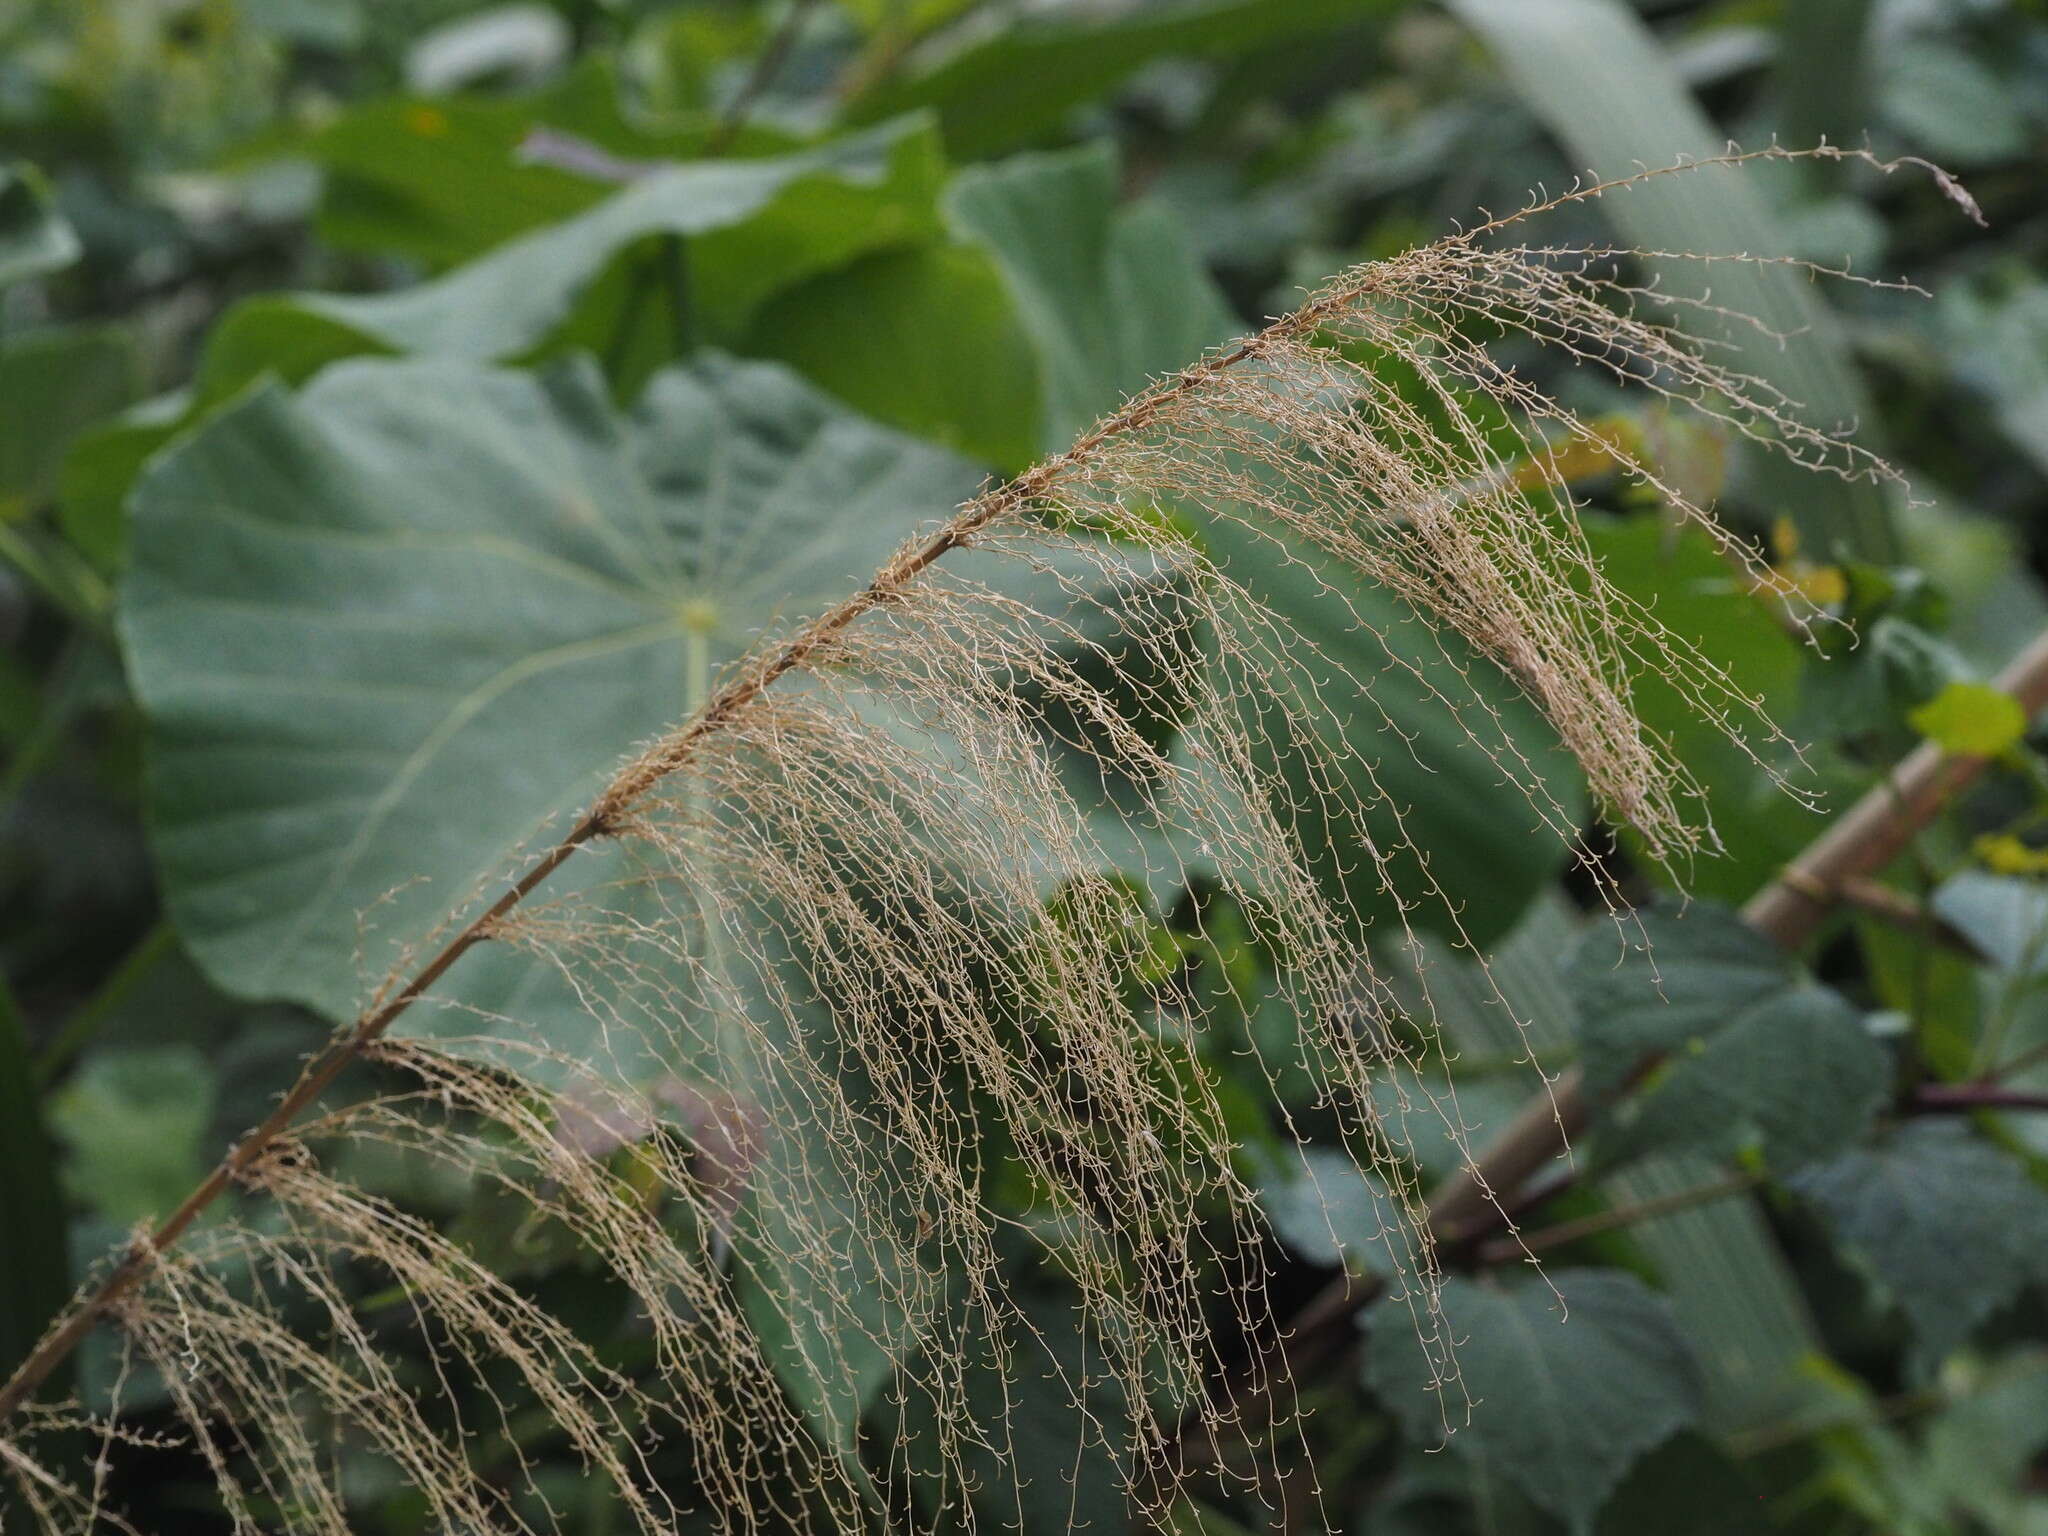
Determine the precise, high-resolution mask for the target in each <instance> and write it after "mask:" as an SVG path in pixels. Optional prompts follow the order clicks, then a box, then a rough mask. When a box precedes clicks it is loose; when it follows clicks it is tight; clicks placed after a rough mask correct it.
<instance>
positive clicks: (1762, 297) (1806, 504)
mask: <svg viewBox="0 0 2048 1536" xmlns="http://www.w3.org/2000/svg"><path fill="white" fill-rule="evenodd" d="M1449 5H1450V9H1451V10H1452V11H1454V12H1455V13H1456V14H1457V15H1458V16H1459V17H1461V18H1462V19H1463V20H1464V21H1465V22H1466V23H1467V24H1469V25H1470V26H1471V27H1472V28H1473V29H1474V30H1475V31H1477V32H1478V33H1479V34H1480V35H1481V36H1482V37H1483V38H1484V39H1485V40H1486V42H1487V43H1488V44H1489V45H1490V47H1491V48H1492V50H1493V52H1494V54H1495V56H1496V57H1497V58H1498V59H1499V61H1500V64H1501V67H1502V68H1503V69H1504V70H1505V71H1506V72H1507V73H1508V75H1509V77H1510V78H1511V79H1512V80H1513V81H1514V83H1515V86H1516V88H1517V89H1518V90H1519V91H1520V92H1521V94H1522V96H1523V97H1524V99H1525V100H1527V102H1528V103H1529V106H1530V109H1531V110H1532V111H1533V112H1535V114H1536V115H1537V116H1538V117H1539V118H1541V119H1542V120H1543V122H1544V123H1545V124H1546V125H1547V126H1548V127H1549V128H1550V130H1551V131H1552V132H1553V133H1555V134H1556V135H1557V137H1558V138H1559V139H1560V140H1561V141H1563V143H1564V145H1565V148H1566V150H1567V152H1568V154H1569V155H1570V156H1571V157H1572V159H1573V161H1574V162H1575V164H1576V165H1579V166H1591V167H1592V168H1593V170H1594V171H1595V172H1597V173H1598V174H1600V175H1602V176H1617V175H1627V174H1628V173H1629V172H1630V171H1632V170H1634V169H1636V168H1638V167H1643V166H1647V167H1653V168H1654V167H1658V166H1663V165H1669V164H1672V163H1673V162H1675V161H1677V160H1678V159H1680V158H1681V157H1688V156H1689V157H1695V158H1700V157H1706V156H1711V155H1716V154H1719V153H1721V152H1722V149H1723V147H1724V142H1725V141H1724V136H1723V135H1722V134H1721V133H1720V132H1719V131H1718V130H1717V129H1715V128H1714V126H1713V125H1712V124H1711V123H1710V122H1709V121H1708V119H1707V116H1706V114H1705V113H1704V112H1702V111H1701V110H1700V107H1699V104H1698V102H1696V101H1695V100H1694V99H1693V97H1692V95H1691V93H1690V92H1689V91H1687V90H1686V88H1685V86H1684V84H1683V83H1682V82H1681V81H1680V80H1679V78H1678V77H1677V75H1676V73H1675V72H1674V71H1673V69H1672V66H1671V63H1670V61H1669V59H1668V58H1666V56H1665V54H1664V52H1663V51H1662V49H1661V48H1660V47H1659V46H1658V44H1657V41H1656V38H1655V37H1654V36H1653V35H1652V34H1651V32H1650V29H1649V27H1648V25H1647V24H1646V23H1645V22H1644V21H1643V19H1642V17H1641V16H1640V15H1638V14H1637V13H1636V11H1635V10H1634V9H1632V8H1631V7H1629V6H1627V5H1625V4H1623V3H1621V0H1449ZM1773 169H1774V168H1773V167H1769V166H1752V167H1747V168H1741V169H1735V170H1709V171H1700V172H1694V173H1691V174H1688V175H1684V176H1676V177H1665V178H1663V179H1661V180H1658V181H1653V182H1647V183H1645V184H1643V185H1641V186H1638V187H1635V188H1634V189H1632V190H1631V191H1629V192H1627V193H1625V194H1619V195H1616V196H1612V197H1608V198H1605V199H1603V200H1602V201H1601V203H1600V204H1599V208H1600V211H1601V212H1602V213H1603V214H1604V215H1605V216H1606V218H1607V219H1608V220H1609V221H1611V222H1612V223H1613V224H1614V226H1615V227H1616V228H1617V229H1618V230H1619V231H1620V233H1621V235H1622V237H1623V239H1625V240H1626V241H1627V242H1628V243H1630V244H1632V245H1636V246H1640V247H1642V248H1643V249H1645V250H1651V251H1681V252H1683V251H1699V252H1747V253H1751V254H1761V255H1771V254H1783V253H1786V252H1787V251H1788V250H1789V246H1788V244H1787V242H1786V240H1785V239H1784V237H1783V235H1782V233H1781V232H1780V231H1779V230H1778V229H1776V228H1775V227H1774V223H1773V220H1772V217H1771V214H1770V211H1769V209H1768V207H1767V205H1766V203H1765V202H1764V198H1763V193H1762V189H1761V188H1760V187H1759V186H1758V185H1756V184H1755V183H1756V182H1757V181H1758V179H1759V178H1760V177H1764V176H1768V175H1770V174H1771V173H1772V171H1773ZM1659 271H1660V278H1661V283H1662V286H1663V287H1664V288H1665V289H1667V290H1668V291H1671V292H1673V293H1679V294H1691V295H1697V294H1699V293H1700V292H1701V291H1702V289H1703V288H1704V287H1706V286H1708V285H1711V290H1712V294H1713V302H1714V303H1715V304H1717V305H1721V306H1725V308H1726V309H1727V310H1730V311H1732V312H1734V313H1736V314H1739V315H1743V316H1746V317H1750V318H1753V319H1755V320H1758V321H1760V322H1762V324H1763V326H1764V327H1766V328H1767V329H1766V330H1765V331H1763V332H1757V331H1752V330H1750V329H1748V328H1747V327H1727V328H1716V329H1715V330H1714V331H1713V333H1712V334H1711V336H1710V338H1709V339H1711V340H1712V341H1714V342H1716V343H1725V344H1726V345H1727V346H1728V348H1729V350H1728V351H1727V352H1726V353H1724V354H1722V355H1721V356H1720V358H1719V359H1718V360H1719V361H1721V362H1723V363H1725V364H1726V365H1727V366H1730V367H1734V368H1737V369H1740V370H1741V371H1743V372H1745V373H1749V374H1753V375H1754V376H1755V377H1756V378H1758V379H1759V380H1761V381H1762V382H1763V383H1764V384H1766V385H1769V386H1773V387H1775V388H1776V389H1778V390H1780V391H1782V392H1783V393H1784V395H1785V397H1786V398H1787V399H1788V400H1791V401H1793V402H1796V404H1797V407H1798V409H1799V410H1800V412H1801V414H1802V415H1803V416H1804V418H1805V419H1807V420H1808V421H1811V422H1814V423H1816V424H1818V425H1819V426H1821V427H1822V428H1823V429H1827V428H1832V427H1833V426H1834V425H1835V424H1836V423H1839V422H1846V421H1854V422H1857V423H1859V424H1861V428H1862V430H1861V431H1860V432H1859V434H1858V437H1859V440H1860V441H1861V442H1862V444H1863V446H1865V447H1867V448H1870V449H1872V450H1873V451H1877V452H1882V451H1883V444H1882V443H1881V442H1880V441H1878V440H1877V439H1876V436H1875V434H1874V433H1873V432H1872V431H1871V429H1870V423H1871V422H1873V421H1874V420H1875V419H1876V415H1877V413H1876V412H1875V411H1873V410H1872V409H1871V407H1870V403H1869V401H1868V400H1867V399H1866V397H1865V395H1864V391H1863V386H1862V384H1861V382H1860V381H1859V379H1858V376H1857V374H1856V372H1855V369H1854V367H1853V366H1852V360H1851V358H1850V354H1849V349H1848V346H1847V344H1846V342H1845V341H1844V339H1843V337H1842V334H1841V330H1840V327H1839V326H1838V325H1837V324H1836V322H1835V321H1834V318H1833V316H1832V315H1831V314H1830V313H1829V312H1828V310H1827V309H1826V308H1825V307H1824V306H1823V305H1822V304H1821V303H1820V301H1819V300H1818V299H1816V298H1815V297H1814V294H1813V284H1812V282H1811V281H1810V279H1809V278H1808V277H1807V275H1806V274H1805V273H1802V272H1798V271H1793V270H1787V269H1784V268H1780V267H1773V266H1769V265H1757V264H1744V263H1727V264H1717V265H1715V266H1712V267H1710V268H1708V269H1706V270H1705V271H1704V272H1702V271H1701V270H1700V269H1699V268H1698V267H1697V265H1696V264H1693V263H1683V262H1681V263H1668V264H1666V265H1665V266H1664V267H1662V268H1660V269H1659ZM1781 336H1782V337H1784V338H1786V339H1785V340H1784V341H1782V342H1781V341H1780V340H1779V338H1780V337H1781ZM1756 461H1757V462H1756V470H1757V473H1758V478H1759V482H1760V484H1759V490H1760V491H1761V492H1762V493H1763V494H1764V496H1765V497H1766V499H1767V505H1766V510H1768V511H1771V512H1779V511H1784V512H1789V513H1790V514H1791V515H1792V516H1793V517H1794V518H1795V519H1796V520H1797V521H1798V522H1799V524H1800V526H1801V528H1802V529H1803V530H1804V531H1805V532H1806V534H1807V536H1808V543H1809V546H1810V547H1811V549H1812V551H1813V553H1814V555H1815V556H1816V557H1817V558H1820V559H1823V560H1832V559H1834V558H1836V557H1837V556H1838V555H1839V554H1842V553H1847V554H1849V555H1853V556H1855V557H1857V558H1860V559H1865V560H1873V561H1879V562H1890V561H1892V560H1895V559H1896V558H1897V557H1898V553H1899V541H1898V534H1897V532H1896V530H1895V529H1894V528H1893V526H1892V515H1891V509H1890V503H1889V501H1888V499H1887V495H1886V492H1885V491H1884V489H1883V488H1882V487H1878V486H1873V485H1868V484H1862V483H1850V482H1848V481H1845V480H1840V479H1837V478H1835V477H1833V476H1828V475H1815V474H1811V473H1808V472H1806V471H1803V470H1800V469H1798V468H1797V467H1796V466H1793V465H1791V464H1788V463H1785V462H1783V461H1782V460H1781V459H1780V458H1779V456H1777V455H1775V454H1769V453H1759V454H1758V455H1756Z"/></svg>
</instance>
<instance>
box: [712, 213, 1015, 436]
mask: <svg viewBox="0 0 2048 1536" xmlns="http://www.w3.org/2000/svg"><path fill="white" fill-rule="evenodd" d="M737 346H738V350H740V351H742V352H745V353H746V354H747V355H749V356H752V357H772V358H776V359H778V360H779V361H782V362H785V363H788V364H789V365H790V366H791V367H793V368H796V369H797V370H798V371H800V372H801V373H802V374H803V375H804V376H805V377H806V378H808V379H810V380H812V381H813V382H814V383H817V384H820V385H822V386H823V387H824V388H826V389H828V390H830V391H832V393H833V394H835V395H837V396H839V398H840V399H842V400H844V401H846V402H847V403H848V404H849V405H851V406H853V407H854V408H855V409H857V410H860V411H862V412H865V413H866V414H867V415H870V416H872V417H874V418H875V419H876V420H877V421H880V422H883V423H885V424H887V425H889V426H892V427H896V428H899V429H900V430H902V431H905V432H911V433H915V434H916V435H917V436H919V437H924V438H928V439H930V440H932V441H934V442H938V443H943V444H944V445H945V446H947V447H949V448H953V449H955V450H957V451H959V452H961V453H964V454H966V455H968V456H969V457H970V458H974V459H977V460H980V461H981V462H983V463H986V464H992V465H994V466H996V467H997V468H999V469H1004V470H1017V469H1021V468H1023V467H1024V466H1025V465H1027V464H1029V463H1030V462H1031V461H1032V460H1033V459H1035V458H1036V457H1038V455H1039V452H1040V451H1041V448H1042V446H1043V444H1042V443H1041V441H1040V432H1039V429H1038V421H1039V417H1040V403H1039V394H1040V386H1039V377H1038V375H1039V361H1038V355H1037V353H1036V352H1035V351H1034V350H1033V348H1032V342H1031V338H1030V337H1029V335H1028V334H1027V333H1026V332H1025V331H1024V329H1023V328H1022V326H1021V325H1020V324H1019V320H1018V315H1017V310H1016V306H1015V304H1014V303H1013V302H1012V300H1011V297H1010V290H1009V288H1008V287H1007V286H1006V285H1005V283H1004V282H1003V279H1002V277H1001V276H1000V274H999V273H998V272H997V270H996V268H995V266H994V265H993V263H992V262H991V261H990V260H989V258H988V256H987V255H986V254H985V253H983V252H982V251H979V250H975V249H973V248H971V247H967V246H959V245H922V246H917V247H914V248H912V249H908V250H901V251H884V252H881V253H879V254H876V255H873V256H869V257H866V258H864V259H862V260H860V261H857V262H855V263H853V265H851V266H849V267H846V268H844V269H842V270H840V271H837V272H830V273H827V274H825V275H824V276H822V277H818V278H814V279H812V280H811V281H810V282H808V283H805V284H802V285H801V286H798V287H794V288H790V289H787V290H785V291H784V292H782V293H780V294H778V295H776V296H775V297H774V298H771V299H770V300H768V302H767V303H766V304H764V305H763V306H762V308H761V311H760V313H759V314H758V315H756V316H755V318H754V324H753V328H752V329H751V330H749V331H748V332H747V334H746V336H745V338H744V339H743V340H741V341H740V342H739V343H738V344H737Z"/></svg>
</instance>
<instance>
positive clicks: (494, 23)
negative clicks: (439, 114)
mask: <svg viewBox="0 0 2048 1536" xmlns="http://www.w3.org/2000/svg"><path fill="white" fill-rule="evenodd" d="M570 41H571V40H570V35H569V23H568V21H567V20H566V19H565V18H564V17H563V15H562V13H561V12H560V11H558V10H556V9H555V8H554V7H553V6H548V5H540V4H537V3H525V4H516V5H494V6H489V7H487V8H485V9H483V10H480V11H473V12H471V13H470V14H468V15H465V16H458V17H456V18H455V19H454V20H453V21H448V22H443V23H442V24H441V25H440V26H438V27H435V28H434V29H433V30H432V31H430V32H428V33H426V34H425V35H424V36H422V37H421V38H419V39H418V40H417V41H416V42H414V43H413V45H412V47H411V48H409V49H408V50H407V51H406V55H405V79H406V84H408V85H410V86H411V87H412V88H413V89H414V90H416V91H423V92H425V93H427V94H429V95H436V94H439V93H440V92H443V91H453V90H460V89H461V88H463V87H464V86H469V85H475V84H478V83H480V82H483V81H487V80H492V79H500V78H502V79H508V80H510V81H511V82H513V83H530V82H532V81H535V80H538V79H541V78H543V77H544V76H545V75H546V74H547V73H548V71H550V70H552V69H553V68H554V67H555V66H556V65H558V64H560V63H561V62H562V60H563V59H564V58H566V57H567V56H568V53H569V47H570Z"/></svg>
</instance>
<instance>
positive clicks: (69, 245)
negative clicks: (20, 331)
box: [0, 161, 79, 288]
mask: <svg viewBox="0 0 2048 1536" xmlns="http://www.w3.org/2000/svg"><path fill="white" fill-rule="evenodd" d="M78 253H79V244H78V235H77V233H76V232H75V231H74V230H73V229H72V228H71V225H70V223H69V221H67V220H66V219H65V217H64V216H63V215H62V214H61V213H59V212H58V211H57V207H56V204H55V203H54V202H53V201H52V200H51V197H50V186H49V183H48V182H46V181H44V180H43V175H42V172H40V171H38V170H37V169H36V168H35V167H34V166H32V165H27V164H24V163H23V162H21V161H14V162H11V163H8V162H0V288H5V287H7V286H8V285H9V284H10V283H19V282H25V281H26V280H27V279H29V278H32V277H46V276H48V275H49V274H50V273H52V272H61V271H62V270H63V269H64V268H66V267H68V266H70V265H71V263H73V262H74V261H76V260H78Z"/></svg>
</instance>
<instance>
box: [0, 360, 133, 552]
mask: <svg viewBox="0 0 2048 1536" xmlns="http://www.w3.org/2000/svg"><path fill="white" fill-rule="evenodd" d="M141 384H142V366H141V358H140V356H139V355H138V353H137V349H136V344H135V336H134V334H133V333H132V332H131V331H130V330H129V329H128V328H127V327H126V326H122V325H75V326H54V327H51V328H50V329H47V330H41V331H32V332H28V333H26V334H23V335H20V336H15V337H12V338H10V339H8V340H7V341H5V342H4V343H0V401H5V402H6V406H5V410H4V412H0V517H16V516H19V515H20V514H21V513H23V512H25V511H27V510H30V509H32V508H35V507H38V506H40V505H41V504H42V503H43V502H44V501H46V500H48V499H49V497H50V495H51V494H52V492H53V491H54V490H55V489H56V482H57V474H58V469H59V466H60V465H61V463H62V462H63V455H64V451H65V449H66V448H68V447H69V446H70V444H71V441H72V439H73V438H74V437H75V436H76V435H77V434H78V432H79V431H80V429H81V428H84V427H87V426H90V425H91V424H92V423H94V422H96V421H98V420H99V419H100V418H101V417H103V416H107V415H110V414H112V413H113V412H114V411H116V410H119V409H120V408H121V407H122V406H124V405H126V404H128V402H129V401H131V400H133V399H134V398H135V397H136V395H137V394H139V393H140V392H141Z"/></svg>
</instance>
